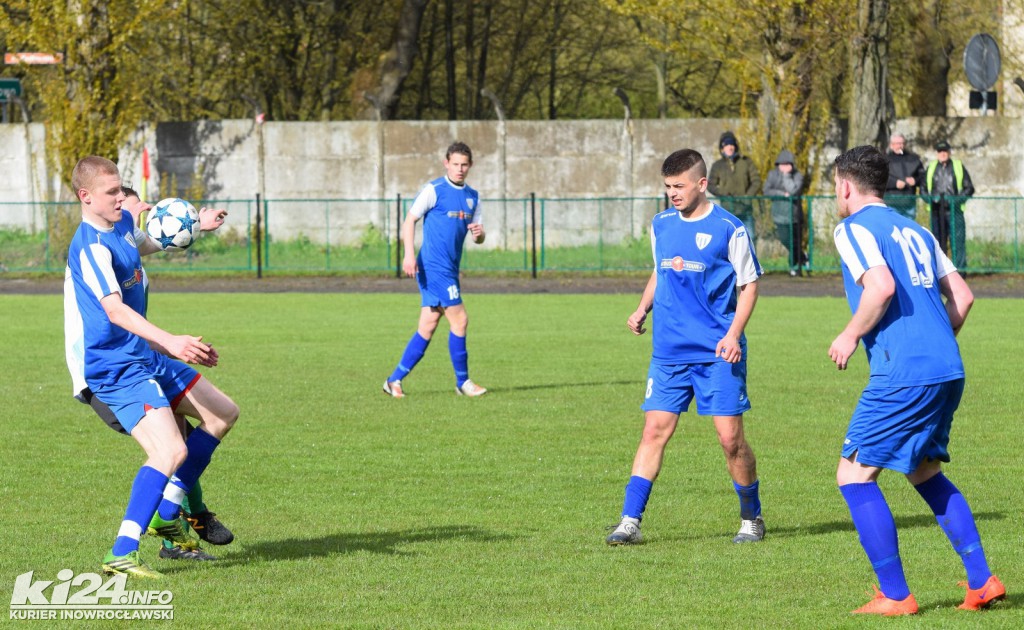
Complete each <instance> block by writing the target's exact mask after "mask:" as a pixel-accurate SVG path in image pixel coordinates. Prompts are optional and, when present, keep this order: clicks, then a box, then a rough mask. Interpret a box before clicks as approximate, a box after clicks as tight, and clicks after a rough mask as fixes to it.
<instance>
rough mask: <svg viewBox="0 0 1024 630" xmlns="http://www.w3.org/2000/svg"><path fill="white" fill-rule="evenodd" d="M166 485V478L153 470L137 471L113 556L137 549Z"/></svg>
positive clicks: (146, 467) (143, 468)
mask: <svg viewBox="0 0 1024 630" xmlns="http://www.w3.org/2000/svg"><path fill="white" fill-rule="evenodd" d="M166 485H167V476H166V475H164V474H163V473H161V472H160V471H158V470H156V469H155V468H150V467H149V466H143V467H142V468H140V469H139V472H138V474H137V475H135V481H134V482H133V483H132V492H131V495H130V496H129V498H128V507H127V509H126V510H125V514H124V520H123V521H121V528H120V530H119V531H118V534H117V540H115V541H114V547H113V549H112V550H111V553H112V554H113V555H114V556H123V555H125V554H128V553H131V552H132V551H135V550H137V549H138V548H139V538H140V537H141V536H142V532H144V531H146V526H147V525H149V521H150V519H152V518H153V514H154V513H155V512H156V509H157V504H158V503H159V502H160V493H161V492H162V491H163V489H164V486H166Z"/></svg>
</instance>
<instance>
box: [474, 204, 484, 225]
mask: <svg viewBox="0 0 1024 630" xmlns="http://www.w3.org/2000/svg"><path fill="white" fill-rule="evenodd" d="M473 223H479V224H480V225H483V224H484V214H483V212H481V211H480V199H479V198H478V199H477V200H476V210H474V211H473Z"/></svg>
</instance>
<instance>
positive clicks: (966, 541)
mask: <svg viewBox="0 0 1024 630" xmlns="http://www.w3.org/2000/svg"><path fill="white" fill-rule="evenodd" d="M914 489H915V490H917V492H918V494H920V495H921V498H922V499H924V500H925V502H926V503H927V504H928V507H930V508H931V509H932V512H933V513H934V514H935V519H936V520H937V521H938V522H939V526H940V527H941V528H942V531H944V532H945V533H946V536H947V537H948V538H949V542H950V543H952V545H953V549H955V550H956V552H957V553H958V554H960V558H961V559H962V560H963V562H964V569H966V570H967V584H968V586H970V587H971V588H973V589H977V588H981V587H982V585H984V584H985V582H986V581H987V580H988V579H989V578H990V577H992V571H991V570H990V569H989V567H988V562H987V561H986V559H985V550H984V549H983V548H982V546H981V535H980V534H978V526H977V524H976V523H975V521H974V514H973V513H972V512H971V508H970V506H969V505H967V500H966V499H964V495H962V494H960V490H958V489H957V487H956V486H955V485H953V482H951V481H950V480H949V479H947V478H946V476H945V475H943V474H942V473H941V472H940V473H939V474H937V475H935V476H933V477H932V478H931V479H929V480H928V481H925V482H924V483H920V484H918V485H916V486H914Z"/></svg>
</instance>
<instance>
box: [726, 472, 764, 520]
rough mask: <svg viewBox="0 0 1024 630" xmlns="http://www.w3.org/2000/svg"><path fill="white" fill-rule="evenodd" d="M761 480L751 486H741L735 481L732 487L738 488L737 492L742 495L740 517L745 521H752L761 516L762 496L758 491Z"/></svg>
mask: <svg viewBox="0 0 1024 630" xmlns="http://www.w3.org/2000/svg"><path fill="white" fill-rule="evenodd" d="M760 485H761V480H757V481H755V482H754V483H752V484H750V485H749V486H741V485H740V484H738V483H736V482H735V481H734V482H732V487H733V488H736V494H738V495H739V496H740V518H742V519H743V520H745V521H752V520H754V519H755V518H757V517H758V516H761V497H760V496H759V495H758V493H757V488H758V486H760Z"/></svg>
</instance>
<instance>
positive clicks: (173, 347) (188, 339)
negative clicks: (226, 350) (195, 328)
mask: <svg viewBox="0 0 1024 630" xmlns="http://www.w3.org/2000/svg"><path fill="white" fill-rule="evenodd" d="M166 349H167V351H168V352H170V353H171V355H172V356H174V357H175V358H177V359H181V360H182V361H184V362H185V363H194V364H197V365H205V363H204V362H205V361H209V360H210V349H211V348H210V346H208V345H206V344H205V343H203V338H202V337H193V336H191V335H175V336H174V337H172V338H171V343H169V344H167V346H166Z"/></svg>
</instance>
